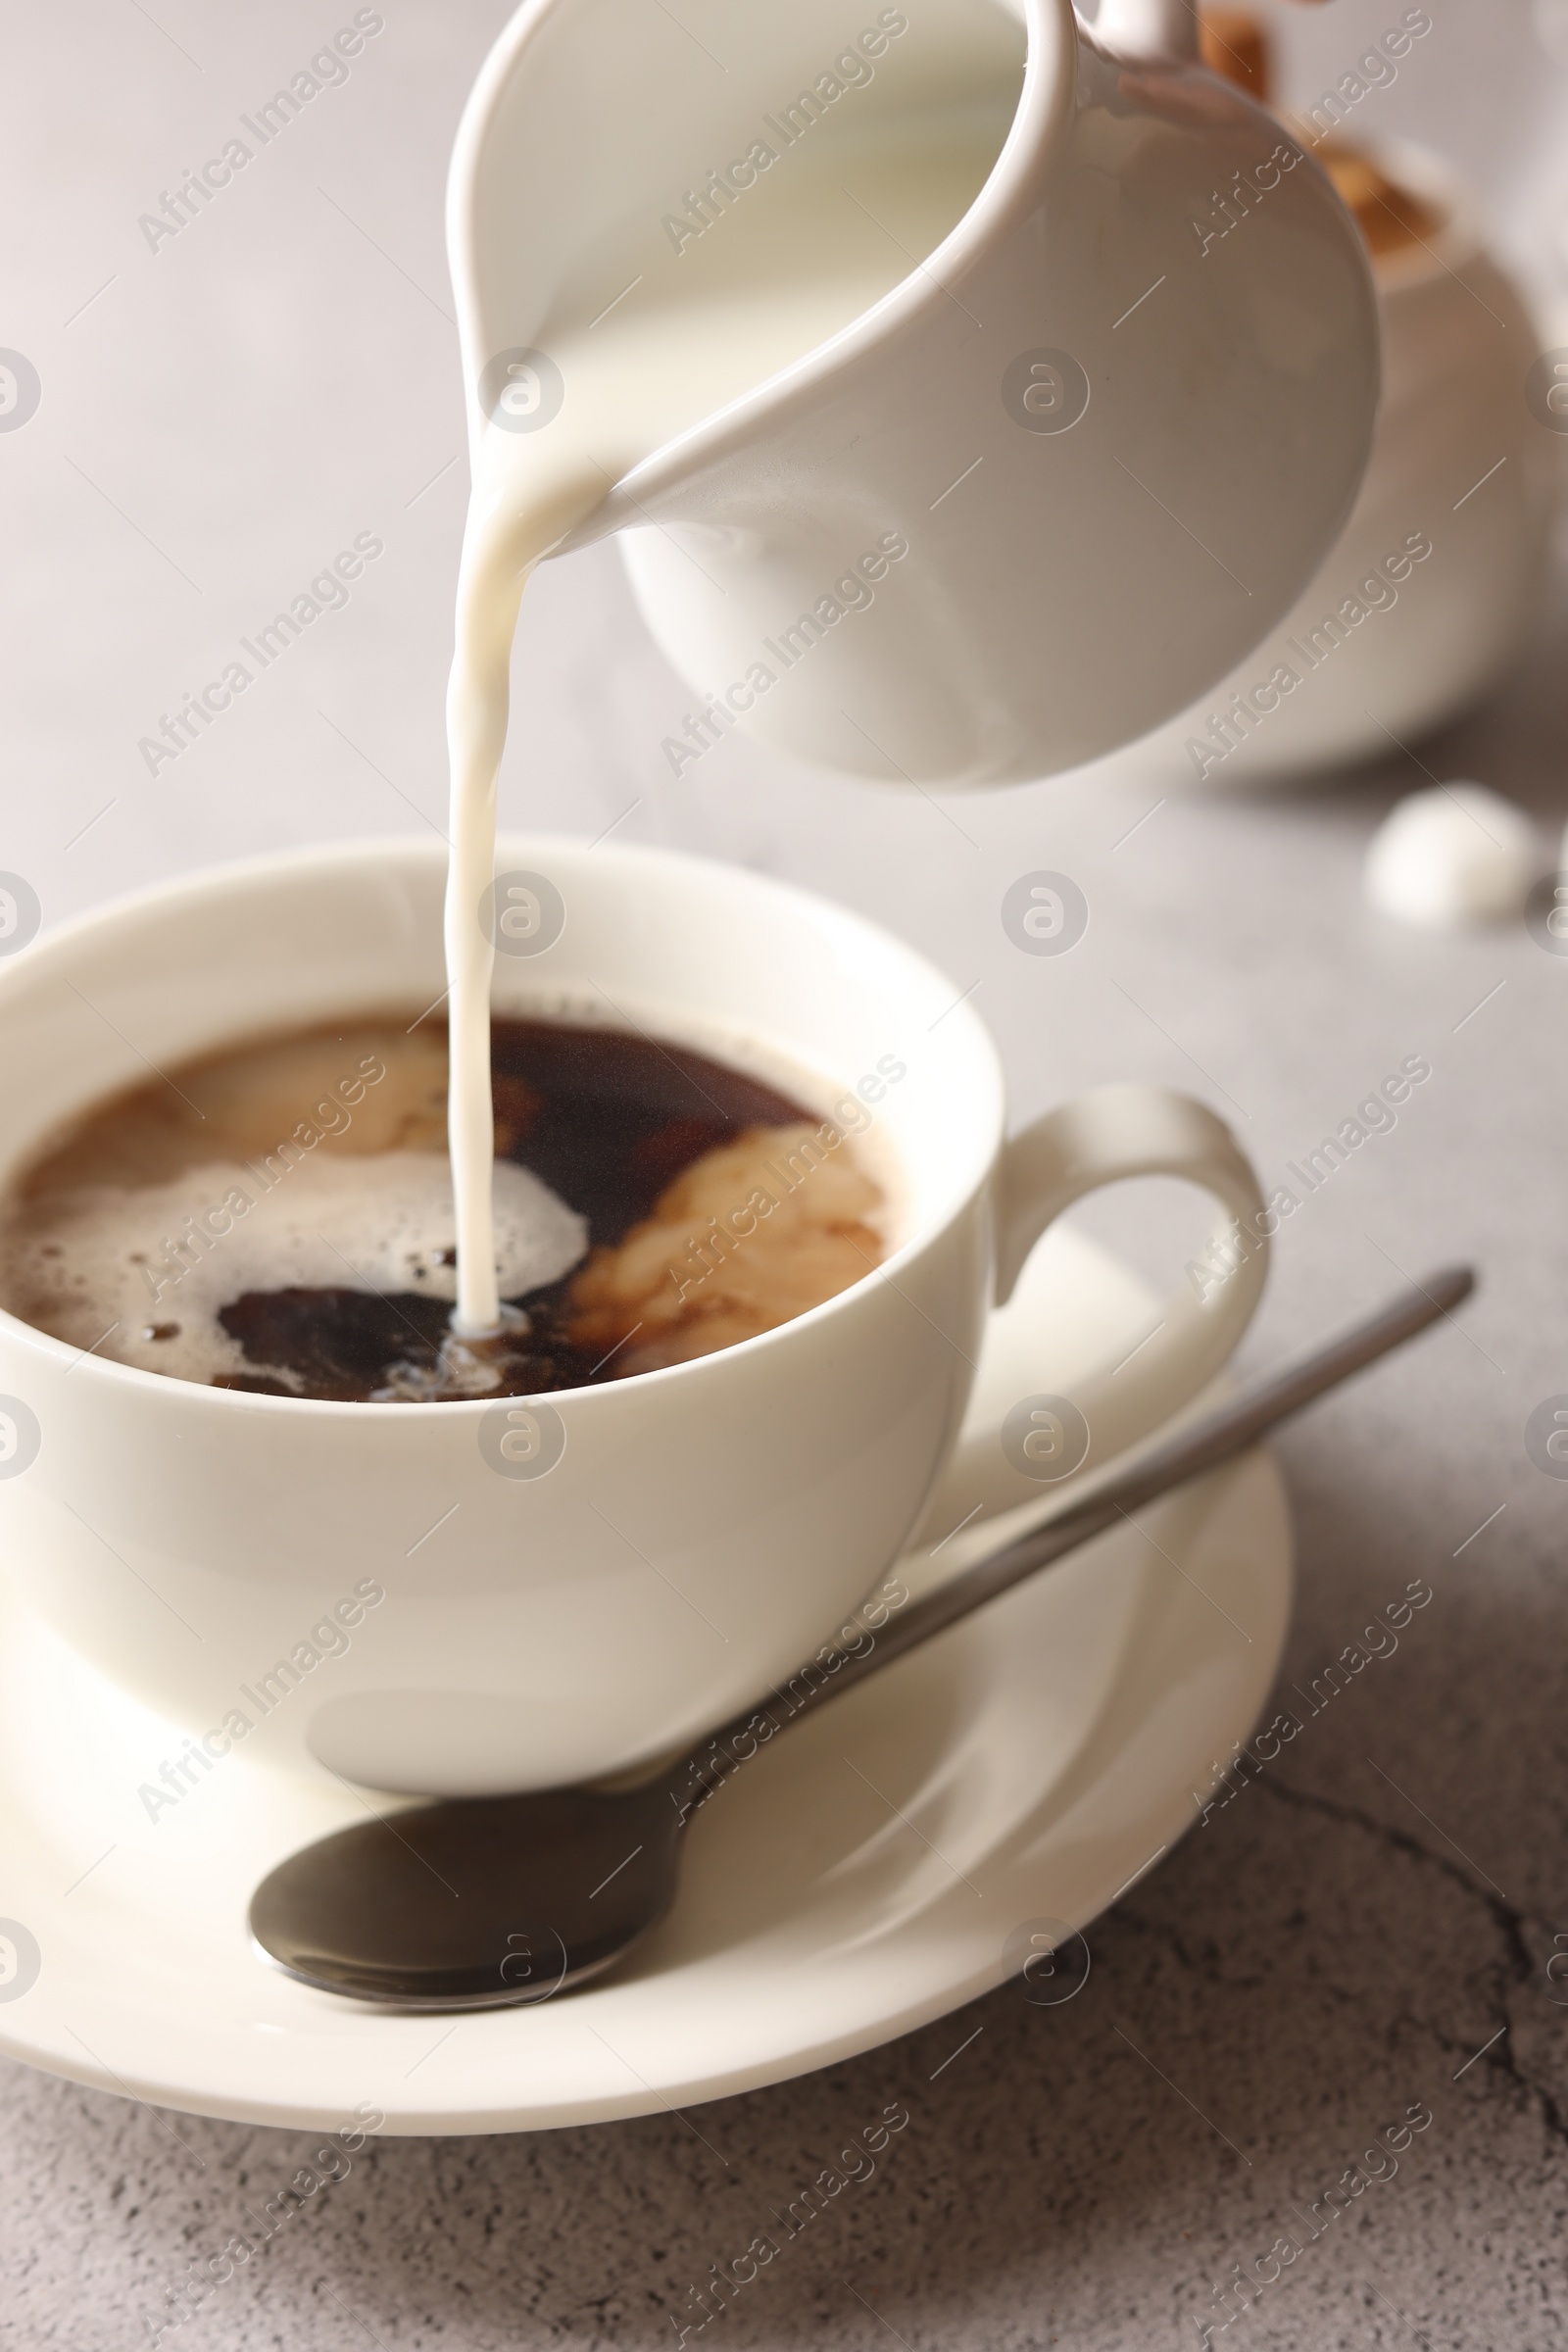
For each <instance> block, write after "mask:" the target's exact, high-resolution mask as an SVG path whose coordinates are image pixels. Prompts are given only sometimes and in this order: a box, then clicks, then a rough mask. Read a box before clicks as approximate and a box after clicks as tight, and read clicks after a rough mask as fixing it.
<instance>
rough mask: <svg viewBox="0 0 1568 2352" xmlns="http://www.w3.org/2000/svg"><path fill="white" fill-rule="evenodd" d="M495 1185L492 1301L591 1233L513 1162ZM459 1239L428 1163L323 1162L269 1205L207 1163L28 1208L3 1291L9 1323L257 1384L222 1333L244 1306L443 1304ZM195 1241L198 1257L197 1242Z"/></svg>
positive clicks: (438, 1173) (149, 1364) (451, 1295)
mask: <svg viewBox="0 0 1568 2352" xmlns="http://www.w3.org/2000/svg"><path fill="white" fill-rule="evenodd" d="M494 1183H495V1234H496V1264H497V1273H498V1277H499V1282H500V1289H501V1295H502V1296H503V1298H509V1299H515V1298H520V1297H523V1296H524V1295H525V1294H526V1293H528V1292H530V1291H534V1290H538V1289H541V1288H542V1287H543V1286H544V1285H545V1284H547V1283H552V1282H557V1281H559V1280H560V1278H561V1277H562V1275H564V1274H565V1273H567V1272H569V1270H570V1269H571V1267H572V1266H574V1265H575V1264H576V1263H577V1262H578V1260H579V1259H580V1258H581V1257H582V1256H583V1255H584V1254H585V1253H586V1250H587V1248H588V1228H587V1224H586V1221H585V1220H584V1219H583V1218H582V1217H580V1216H579V1215H578V1214H577V1213H576V1211H575V1210H574V1209H571V1208H568V1207H567V1205H566V1203H565V1202H564V1201H562V1200H561V1199H560V1198H559V1197H558V1196H557V1195H556V1194H555V1193H553V1192H552V1191H551V1190H550V1188H549V1186H548V1185H545V1184H543V1183H541V1182H540V1180H539V1178H538V1177H537V1176H534V1175H532V1174H530V1172H529V1171H528V1170H527V1169H526V1168H520V1167H518V1166H516V1165H515V1163H514V1162H513V1161H511V1160H498V1161H497V1162H496V1166H495V1176H494ZM225 1228H226V1229H225ZM455 1234H456V1218H455V1214H454V1209H453V1201H452V1171H451V1167H450V1164H449V1162H448V1161H447V1160H446V1158H445V1157H443V1156H438V1155H437V1154H436V1153H434V1152H380V1153H366V1154H359V1155H355V1156H350V1155H347V1154H345V1155H344V1156H342V1157H341V1158H336V1159H334V1158H328V1157H327V1156H326V1155H325V1154H324V1153H322V1154H319V1155H318V1156H316V1157H314V1158H311V1159H301V1160H300V1161H299V1162H298V1164H296V1165H293V1166H290V1167H288V1168H287V1169H286V1170H285V1172H284V1173H283V1174H282V1175H281V1176H280V1177H278V1178H277V1179H276V1180H275V1182H274V1183H273V1185H272V1188H271V1189H270V1191H267V1192H264V1191H263V1190H262V1184H261V1181H260V1179H259V1177H258V1175H257V1171H256V1169H255V1168H254V1167H252V1166H246V1165H243V1164H241V1163H240V1162H239V1161H237V1160H234V1161H228V1160H220V1159H213V1160H208V1161H205V1162H202V1163H201V1164H199V1165H195V1166H191V1167H188V1168H186V1169H185V1170H184V1171H183V1172H182V1173H181V1174H180V1175H179V1176H177V1177H176V1178H175V1179H173V1180H172V1182H166V1183H163V1184H158V1185H152V1186H144V1187H141V1188H139V1189H137V1190H135V1191H127V1190H125V1189H123V1187H120V1186H110V1185H91V1186H83V1187H80V1188H79V1189H76V1190H73V1191H72V1192H69V1193H64V1194H59V1193H57V1194H55V1195H53V1196H52V1197H50V1198H47V1199H44V1200H40V1201H34V1202H33V1203H31V1204H29V1209H28V1211H27V1212H25V1214H24V1216H23V1217H22V1218H21V1219H20V1220H19V1221H18V1223H17V1224H16V1225H15V1226H13V1228H12V1230H11V1232H10V1233H9V1234H8V1235H7V1237H6V1240H5V1243H4V1246H3V1254H0V1290H3V1294H4V1297H5V1299H6V1302H7V1304H8V1305H10V1306H11V1308H12V1310H13V1312H15V1313H17V1314H19V1315H21V1316H22V1317H23V1318H24V1319H25V1321H27V1322H29V1323H32V1324H34V1325H36V1326H37V1327H38V1328H40V1329H41V1330H44V1331H47V1332H50V1333H52V1334H53V1336H54V1337H55V1338H56V1339H60V1340H64V1341H66V1342H67V1343H68V1344H69V1345H71V1346H73V1347H76V1348H95V1351H96V1352H97V1353H98V1354H99V1355H104V1356H111V1357H113V1358H114V1359H115V1360H116V1361H117V1362H119V1363H123V1364H133V1365H136V1366H138V1367H140V1369H142V1370H143V1371H147V1372H163V1373H168V1374H171V1375H172V1376H173V1377H174V1378H176V1379H180V1380H193V1381H210V1380H212V1379H214V1378H215V1377H217V1376H220V1375H222V1374H232V1373H236V1372H243V1373H256V1372H258V1371H262V1370H265V1369H267V1367H263V1366H259V1365H257V1364H254V1363H252V1362H251V1361H250V1359H249V1358H248V1357H247V1356H246V1355H245V1354H244V1353H243V1351H242V1349H241V1348H240V1346H239V1344H238V1342H237V1341H235V1340H232V1339H230V1337H229V1335H228V1334H227V1332H225V1331H224V1330H223V1328H222V1326H221V1323H220V1322H219V1320H218V1317H219V1313H220V1310H221V1308H222V1307H224V1306H225V1305H227V1304H229V1303H230V1302H231V1301H232V1300H233V1299H238V1298H240V1297H241V1296H242V1295H243V1294H244V1293H245V1292H247V1291H277V1290H285V1289H294V1288H299V1289H309V1290H323V1289H331V1290H356V1291H365V1292H371V1293H375V1292H380V1293H396V1292H416V1293H418V1294H419V1295H421V1296H423V1297H426V1298H431V1299H449V1300H450V1299H455V1298H456V1296H457V1271H456V1265H455V1262H454V1260H455ZM202 1235H205V1237H206V1241H205V1246H204V1244H203V1242H202V1240H201V1239H198V1238H192V1237H193V1236H198V1237H199V1236H202ZM181 1243H182V1244H183V1246H182V1247H178V1246H176V1245H180V1244H181ZM171 1327H173V1328H172V1329H171ZM154 1332H164V1333H166V1334H167V1335H168V1336H166V1337H164V1338H154V1337H153V1336H152V1335H153V1333H154ZM277 1377H278V1378H279V1379H281V1380H282V1381H283V1382H284V1383H285V1385H288V1386H293V1385H294V1383H293V1382H292V1381H291V1380H290V1377H289V1375H288V1374H287V1373H278V1374H277Z"/></svg>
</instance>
